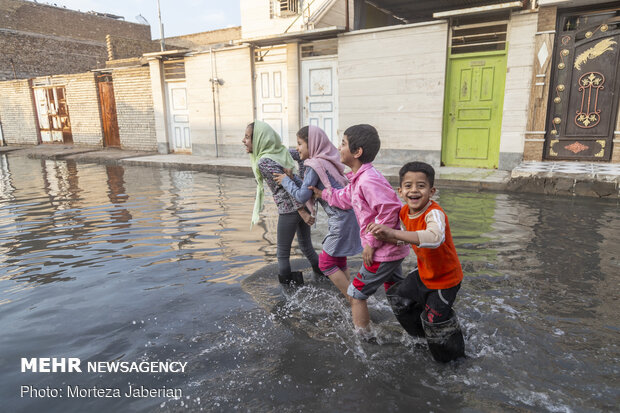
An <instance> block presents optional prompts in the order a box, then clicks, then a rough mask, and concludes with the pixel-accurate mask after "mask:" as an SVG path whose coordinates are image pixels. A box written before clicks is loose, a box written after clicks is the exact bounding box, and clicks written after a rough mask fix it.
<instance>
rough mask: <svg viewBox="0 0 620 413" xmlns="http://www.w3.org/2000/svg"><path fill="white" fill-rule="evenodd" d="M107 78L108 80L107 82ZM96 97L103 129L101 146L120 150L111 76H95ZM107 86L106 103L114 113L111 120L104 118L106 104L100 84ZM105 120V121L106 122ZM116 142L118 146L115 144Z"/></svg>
mask: <svg viewBox="0 0 620 413" xmlns="http://www.w3.org/2000/svg"><path fill="white" fill-rule="evenodd" d="M108 78H109V80H108ZM96 83H97V95H98V97H99V111H100V113H101V128H102V129H103V146H104V147H106V148H107V147H111V148H120V147H121V146H122V145H121V137H120V130H119V128H118V116H117V111H116V98H115V95H114V80H113V78H112V75H110V74H102V75H99V76H97V82H96ZM104 83H105V84H109V85H110V86H109V87H110V92H111V93H110V94H108V95H107V96H109V97H110V98H109V99H108V102H107V103H109V104H110V109H111V110H110V112H114V116H113V118H108V117H106V116H105V112H106V111H105V109H106V104H105V103H104V99H103V96H102V92H101V90H102V87H101V85H102V84H104ZM106 120H107V121H106ZM116 142H118V144H116Z"/></svg>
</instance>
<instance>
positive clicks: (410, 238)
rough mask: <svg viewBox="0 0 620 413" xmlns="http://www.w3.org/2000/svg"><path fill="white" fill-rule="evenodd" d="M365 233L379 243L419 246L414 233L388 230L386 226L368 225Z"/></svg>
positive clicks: (417, 238) (418, 239) (416, 235)
mask: <svg viewBox="0 0 620 413" xmlns="http://www.w3.org/2000/svg"><path fill="white" fill-rule="evenodd" d="M366 232H369V233H371V234H372V235H374V237H375V238H376V239H378V240H380V241H385V242H389V243H391V244H398V242H399V241H400V242H406V243H407V244H414V245H420V238H419V237H418V233H417V232H416V231H413V232H412V231H401V230H398V229H394V228H390V227H388V226H386V225H382V224H375V223H370V224H368V226H367V227H366Z"/></svg>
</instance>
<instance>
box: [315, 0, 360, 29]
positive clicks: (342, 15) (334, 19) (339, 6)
mask: <svg viewBox="0 0 620 413" xmlns="http://www.w3.org/2000/svg"><path fill="white" fill-rule="evenodd" d="M347 1H348V2H349V27H350V28H353V20H354V19H353V15H354V11H355V8H354V4H353V3H354V1H353V0H346V1H345V0H336V1H335V2H332V3H333V4H332V5H331V6H330V7H329V8H327V10H325V12H323V13H321V14H320V15H317V16H313V20H315V23H314V27H315V28H317V29H318V28H321V27H330V26H341V27H346V25H347V17H346V16H347V7H346V6H347Z"/></svg>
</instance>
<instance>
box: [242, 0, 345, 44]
mask: <svg viewBox="0 0 620 413" xmlns="http://www.w3.org/2000/svg"><path fill="white" fill-rule="evenodd" d="M332 1H333V0H314V1H310V2H309V0H302V1H301V4H302V7H303V10H304V16H305V18H306V20H307V16H308V14H310V15H312V14H313V13H315V12H318V11H320V10H321V9H322V8H323V7H325V6H326V5H327V4H328V3H332ZM240 3H241V36H242V37H243V38H244V39H248V38H252V37H262V36H268V35H274V34H281V33H284V32H285V31H287V29H288V32H299V31H301V30H303V29H304V16H302V15H301V14H300V15H297V16H292V17H274V18H270V16H269V0H260V1H257V0H240ZM307 7H308V8H309V9H308V11H306V8H307ZM349 13H352V9H349ZM289 27H290V28H289Z"/></svg>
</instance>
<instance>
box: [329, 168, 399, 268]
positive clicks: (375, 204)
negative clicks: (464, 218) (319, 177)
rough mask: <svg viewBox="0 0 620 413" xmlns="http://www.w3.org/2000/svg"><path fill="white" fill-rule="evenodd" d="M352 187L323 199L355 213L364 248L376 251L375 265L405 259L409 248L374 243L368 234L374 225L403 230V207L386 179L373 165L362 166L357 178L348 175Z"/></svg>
mask: <svg viewBox="0 0 620 413" xmlns="http://www.w3.org/2000/svg"><path fill="white" fill-rule="evenodd" d="M347 178H348V179H349V182H350V183H349V185H347V186H345V187H344V188H342V189H333V188H331V189H330V188H326V189H324V190H323V194H322V196H321V198H323V199H324V200H326V201H327V203H328V204H330V205H332V206H335V207H337V208H340V209H351V208H353V211H355V216H356V217H357V222H358V223H359V225H360V238H361V239H362V246H364V247H365V246H366V245H370V246H371V247H373V248H374V249H375V254H374V255H373V260H374V261H379V262H388V261H396V260H399V259H401V258H405V257H406V256H407V255H408V254H409V250H410V248H409V245H401V246H398V245H394V244H390V243H387V242H383V241H379V240H377V239H375V237H374V236H372V235H371V234H368V233H366V227H367V226H368V224H370V223H371V222H375V223H377V224H383V225H387V226H389V227H390V228H394V229H400V220H399V215H398V214H399V213H400V208H401V207H402V204H401V203H400V201H399V200H398V196H397V195H396V192H394V189H392V186H391V185H390V184H389V182H388V181H387V179H385V177H384V176H383V175H381V173H380V172H379V171H377V170H376V169H375V167H374V166H372V164H370V163H366V164H364V165H362V167H361V168H360V169H359V170H358V171H357V173H356V174H354V173H353V172H349V173H348V174H347Z"/></svg>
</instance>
